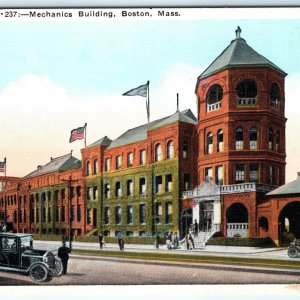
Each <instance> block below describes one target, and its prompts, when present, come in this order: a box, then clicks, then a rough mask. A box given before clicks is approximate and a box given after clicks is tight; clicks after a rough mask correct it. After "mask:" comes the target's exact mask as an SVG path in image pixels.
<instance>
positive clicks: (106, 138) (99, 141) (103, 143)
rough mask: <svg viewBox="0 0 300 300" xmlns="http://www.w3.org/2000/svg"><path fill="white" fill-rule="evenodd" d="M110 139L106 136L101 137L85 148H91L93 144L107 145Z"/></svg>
mask: <svg viewBox="0 0 300 300" xmlns="http://www.w3.org/2000/svg"><path fill="white" fill-rule="evenodd" d="M111 142H112V140H111V139H110V138H108V137H107V136H105V137H103V138H102V139H100V140H98V141H96V142H94V143H92V144H90V145H88V146H87V148H92V147H95V146H109V145H110V144H111Z"/></svg>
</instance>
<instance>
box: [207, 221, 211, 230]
mask: <svg viewBox="0 0 300 300" xmlns="http://www.w3.org/2000/svg"><path fill="white" fill-rule="evenodd" d="M207 228H208V231H210V229H211V218H208V219H207Z"/></svg>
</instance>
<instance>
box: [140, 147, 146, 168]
mask: <svg viewBox="0 0 300 300" xmlns="http://www.w3.org/2000/svg"><path fill="white" fill-rule="evenodd" d="M145 164H146V150H145V149H142V150H140V165H145Z"/></svg>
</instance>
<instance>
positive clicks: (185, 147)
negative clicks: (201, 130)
mask: <svg viewBox="0 0 300 300" xmlns="http://www.w3.org/2000/svg"><path fill="white" fill-rule="evenodd" d="M188 150H189V146H188V142H187V141H183V146H182V157H183V159H187V158H188Z"/></svg>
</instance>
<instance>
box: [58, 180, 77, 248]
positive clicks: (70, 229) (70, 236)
mask: <svg viewBox="0 0 300 300" xmlns="http://www.w3.org/2000/svg"><path fill="white" fill-rule="evenodd" d="M61 181H64V182H67V187H68V201H69V207H68V209H69V247H70V250H72V218H71V215H72V214H71V212H72V199H71V188H72V183H73V182H77V181H78V180H73V179H72V175H70V176H69V179H61Z"/></svg>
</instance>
